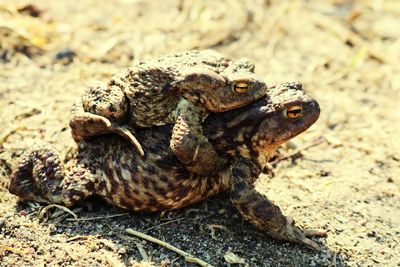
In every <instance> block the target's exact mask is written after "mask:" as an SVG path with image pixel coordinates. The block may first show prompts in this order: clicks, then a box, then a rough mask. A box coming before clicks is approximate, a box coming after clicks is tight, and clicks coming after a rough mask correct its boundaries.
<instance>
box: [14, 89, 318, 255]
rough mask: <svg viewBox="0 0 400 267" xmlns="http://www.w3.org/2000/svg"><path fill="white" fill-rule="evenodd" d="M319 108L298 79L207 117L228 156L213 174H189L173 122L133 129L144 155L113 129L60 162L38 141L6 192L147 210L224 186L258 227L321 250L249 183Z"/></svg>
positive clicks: (209, 130) (208, 129)
mask: <svg viewBox="0 0 400 267" xmlns="http://www.w3.org/2000/svg"><path fill="white" fill-rule="evenodd" d="M293 107H295V108H296V107H302V112H301V113H299V114H300V115H299V116H298V118H296V119H294V118H290V117H293V116H292V115H293V114H292V113H290V112H289V111H290V110H292V109H293ZM319 112H320V111H319V106H318V103H317V102H316V101H315V100H313V99H312V98H311V97H309V96H308V95H307V94H305V92H304V91H303V90H302V89H301V85H300V84H299V83H285V84H282V85H279V86H277V87H274V88H272V91H271V94H270V96H269V97H268V98H265V99H262V100H259V101H257V102H255V103H253V104H251V105H248V106H245V107H242V108H239V109H236V110H232V111H228V112H225V113H215V114H211V115H210V116H209V117H208V118H207V119H206V121H205V122H204V123H203V128H204V133H205V135H206V136H207V137H208V139H209V140H210V142H211V143H212V144H213V146H214V147H215V148H216V150H217V151H218V153H219V154H220V155H221V156H222V157H224V158H226V159H229V162H230V165H229V166H228V167H226V168H224V169H222V170H220V171H218V172H217V173H214V174H210V175H198V174H194V173H192V172H189V171H188V170H187V169H186V168H185V166H184V165H183V164H181V163H180V162H179V160H178V159H177V158H176V157H175V155H174V154H173V152H172V151H171V149H170V147H169V145H168V142H169V139H170V135H171V131H172V126H162V127H153V128H144V129H141V130H138V131H137V133H136V134H137V137H138V139H139V140H140V142H141V143H142V144H143V147H144V148H145V149H146V151H147V153H146V155H145V156H144V157H142V156H140V155H139V154H138V153H137V151H136V150H135V149H134V148H133V147H132V146H131V145H130V144H129V143H128V142H127V141H126V140H124V139H123V138H120V137H118V136H112V135H109V136H106V135H104V136H100V137H98V138H96V139H92V140H88V141H85V142H82V143H81V144H80V146H79V151H78V154H77V157H76V158H75V159H74V160H73V161H71V162H69V163H68V164H67V165H65V166H64V165H63V164H62V163H61V162H60V160H59V158H58V156H57V153H55V152H54V150H53V149H52V148H51V147H49V146H48V145H43V146H40V147H36V148H34V149H33V150H31V151H30V152H28V153H27V154H26V156H25V157H24V159H23V161H22V162H21V163H20V165H19V167H18V168H17V169H16V170H15V171H14V172H13V174H12V176H11V182H10V186H9V190H10V192H11V193H13V194H15V195H18V196H19V197H20V198H21V199H23V200H34V201H39V202H44V203H59V204H63V205H66V206H72V205H74V204H75V203H77V202H80V201H84V200H85V198H86V197H89V196H92V195H98V196H101V197H103V198H104V199H105V200H106V201H108V202H109V203H112V204H114V205H117V206H119V207H121V208H126V209H130V210H134V211H152V212H156V211H165V210H172V209H178V208H182V207H185V206H187V205H189V204H192V203H196V202H198V201H200V200H202V199H205V198H207V197H210V196H213V195H215V194H217V193H220V192H223V191H229V192H230V199H231V201H232V203H233V205H234V206H235V207H236V208H237V209H238V211H239V212H240V213H241V214H242V216H243V217H244V218H246V219H247V220H249V221H250V222H251V223H252V224H253V225H255V226H256V227H258V228H259V229H261V230H263V231H264V232H266V233H267V234H269V235H270V236H272V237H274V238H276V239H280V240H287V241H291V242H296V243H299V244H304V245H306V246H307V247H309V248H311V249H315V250H318V249H319V247H318V245H317V244H316V243H315V242H314V241H312V240H311V239H309V238H307V237H306V235H307V234H310V235H320V234H321V233H320V232H315V231H302V230H300V229H299V228H298V227H296V226H295V225H294V223H293V220H292V219H290V218H289V217H285V216H284V215H283V214H282V212H281V210H280V209H279V207H278V206H276V205H275V204H273V203H272V202H271V201H269V200H268V199H267V198H266V197H265V196H264V195H261V194H260V193H258V192H257V191H255V189H254V187H253V183H254V181H255V180H256V179H257V178H258V176H259V174H260V172H261V171H260V170H261V169H262V168H263V167H265V166H266V163H267V161H268V158H269V156H270V155H271V154H272V153H273V152H274V151H275V150H276V148H277V147H278V146H279V145H280V144H282V143H284V142H286V141H287V140H289V139H291V138H293V137H294V136H296V135H298V134H300V133H302V132H303V131H305V130H306V129H307V128H308V127H309V126H311V125H312V124H313V123H314V122H315V121H316V120H317V119H318V116H319ZM289 115H290V116H289Z"/></svg>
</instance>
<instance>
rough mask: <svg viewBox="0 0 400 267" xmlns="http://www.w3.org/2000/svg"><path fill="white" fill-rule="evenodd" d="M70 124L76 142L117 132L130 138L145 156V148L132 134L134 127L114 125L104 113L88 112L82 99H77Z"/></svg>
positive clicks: (127, 138)
mask: <svg viewBox="0 0 400 267" xmlns="http://www.w3.org/2000/svg"><path fill="white" fill-rule="evenodd" d="M69 126H70V128H71V134H72V138H73V139H74V141H75V142H76V143H79V142H80V141H82V140H83V139H89V138H91V137H93V136H98V135H102V134H109V133H116V134H118V135H120V136H122V137H123V138H125V139H126V140H128V141H129V142H130V143H131V144H132V145H133V146H134V147H135V148H136V149H137V150H138V152H139V154H140V155H141V156H142V157H143V156H144V151H143V148H142V146H141V144H140V142H139V141H138V140H137V139H136V137H135V136H134V135H133V134H132V132H133V130H132V129H130V128H128V127H125V126H119V125H114V124H112V123H111V121H110V120H109V119H108V118H107V117H104V116H103V115H98V114H93V113H91V112H86V111H85V110H84V108H83V103H82V100H80V101H77V102H76V103H75V104H74V105H73V108H72V116H71V118H70V121H69Z"/></svg>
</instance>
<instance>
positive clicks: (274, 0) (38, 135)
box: [0, 0, 400, 266]
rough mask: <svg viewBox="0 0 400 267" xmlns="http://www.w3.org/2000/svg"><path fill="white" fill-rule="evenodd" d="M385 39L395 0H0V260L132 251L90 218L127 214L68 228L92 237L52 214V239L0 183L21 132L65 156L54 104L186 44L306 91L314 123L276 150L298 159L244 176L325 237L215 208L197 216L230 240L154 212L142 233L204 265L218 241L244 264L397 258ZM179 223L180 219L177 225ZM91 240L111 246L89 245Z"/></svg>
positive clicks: (397, 160)
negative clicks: (314, 243) (282, 236)
mask: <svg viewBox="0 0 400 267" xmlns="http://www.w3.org/2000/svg"><path fill="white" fill-rule="evenodd" d="M399 37H400V1H398V0H386V1H385V0H372V1H367V0H358V1H356V0H353V1H352V0H327V1H318V0H309V1H306V0H303V1H302V0H293V1H278V0H248V1H245V0H229V1H228V0H225V1H212V0H200V1H195V0H186V1H185V0H180V1H173V0H169V1H161V0H160V1H145V0H114V1H95V0H80V1H69V0H68V1H51V0H42V1H33V0H31V1H27V0H23V1H19V0H18V1H16V0H1V1H0V110H1V115H0V125H1V126H2V127H0V185H1V186H0V204H1V205H0V214H3V215H0V216H3V217H0V265H2V264H3V265H5V266H7V265H10V264H27V265H36V264H38V263H39V262H41V261H43V259H44V258H45V256H46V257H51V259H52V260H54V261H55V262H67V263H69V264H72V265H73V264H78V265H79V264H83V265H85V264H88V263H89V262H93V264H94V265H95V263H96V262H97V263H98V264H100V263H101V264H106V265H107V264H111V265H112V266H117V265H118V264H122V265H121V266H123V265H134V264H135V261H136V260H137V261H140V260H142V259H143V257H142V256H143V255H141V254H138V252H137V249H136V247H135V245H134V243H132V242H133V241H127V240H126V239H124V238H123V237H119V236H118V235H116V234H110V235H105V234H104V231H103V230H102V229H103V228H105V227H106V225H108V224H110V223H111V224H112V225H114V224H115V227H117V228H118V229H123V228H124V227H125V226H129V223H131V222H132V221H135V220H139V219H138V218H136V217H134V216H135V215H129V216H131V217H129V218H127V220H126V221H124V220H122V219H121V220H114V221H111V222H110V221H96V222H93V223H92V222H87V224H85V225H86V227H88V230H87V231H86V230H85V231H86V232H83V233H85V234H88V233H91V234H93V236H95V235H102V236H101V237H99V236H97V237H93V240H92V241H91V242H94V243H95V244H97V245H96V246H95V247H94V248H91V247H89V248H88V244H87V243H85V242H81V243H79V244H78V243H77V244H74V243H71V242H68V236H69V235H72V236H74V235H77V234H81V232H79V229H80V228H81V227H82V225H81V224H79V225H78V226H79V227H78V226H76V225H75V226H74V225H73V223H66V222H63V223H60V224H64V225H67V226H65V227H64V228H63V227H62V226H55V227H56V229H58V230H55V231H56V233H57V234H59V235H57V237H53V238H52V236H51V235H49V231H50V233H52V230H51V229H50V230H49V229H48V226H46V225H42V224H38V223H32V220H27V218H25V216H23V215H21V213H20V211H18V210H16V206H15V205H16V199H15V198H14V197H12V196H11V195H9V194H8V192H7V190H6V189H5V187H6V184H7V180H8V176H9V175H10V173H11V170H12V168H13V167H15V164H16V163H17V160H18V159H19V157H20V155H21V154H22V153H23V152H24V151H25V150H26V149H27V148H28V147H29V146H30V145H32V144H33V143H34V142H35V141H37V140H45V141H47V142H52V143H56V144H57V145H58V146H59V147H60V149H61V151H62V153H63V154H64V156H65V157H68V153H69V152H70V151H71V148H73V147H74V143H73V141H72V139H71V137H70V133H69V129H68V112H69V109H70V107H71V105H72V103H73V102H74V101H75V100H76V98H77V97H78V96H79V95H80V94H81V93H82V91H83V90H84V89H85V87H86V86H87V85H88V84H89V83H90V82H91V81H93V80H102V81H108V79H109V78H110V77H111V75H112V74H113V73H116V72H118V71H121V70H123V69H125V68H126V67H128V66H132V65H133V64H134V63H135V62H137V61H139V60H143V59H146V58H150V57H153V56H155V55H160V54H165V53H171V52H176V51H184V50H190V49H215V50H218V51H219V52H221V53H223V54H225V55H226V56H229V57H231V58H234V59H237V58H241V57H247V58H250V59H251V60H253V61H254V62H255V64H256V72H257V73H258V74H259V75H260V76H261V77H263V78H264V79H265V81H266V82H267V83H276V82H282V81H292V80H299V81H301V82H302V83H303V85H304V88H305V89H306V90H307V92H309V93H310V94H311V95H312V96H313V97H314V98H316V99H317V101H318V102H319V103H320V105H321V109H322V113H321V117H320V120H319V121H318V122H317V123H316V125H314V126H313V127H312V128H311V129H310V130H309V131H308V132H307V133H305V134H303V135H301V136H299V137H298V138H296V139H295V140H293V142H291V144H290V145H289V146H286V147H284V148H282V151H283V153H288V155H290V154H291V153H294V152H296V151H298V150H300V151H301V152H299V154H298V155H299V157H296V158H295V159H288V160H285V161H282V162H279V164H277V166H275V169H274V170H273V172H274V174H275V175H274V176H273V177H270V176H267V175H264V176H262V177H261V179H260V181H259V182H258V183H257V186H258V189H259V190H260V191H262V192H264V193H265V194H267V195H268V196H269V197H270V198H271V199H273V200H274V201H275V202H276V203H277V204H278V205H279V206H280V207H282V209H283V210H284V211H285V213H286V214H288V215H289V214H290V215H292V216H293V217H294V218H296V222H297V223H298V224H299V225H301V226H308V227H312V228H321V229H325V230H327V231H328V235H329V236H328V238H327V239H323V240H320V241H319V242H320V243H321V244H323V245H324V246H325V248H326V249H325V250H324V252H323V253H321V254H314V253H311V252H309V251H306V250H304V249H301V248H300V247H297V246H294V245H288V244H283V243H282V242H277V241H274V240H272V239H269V238H266V237H265V236H264V235H262V234H260V233H257V231H254V229H252V228H251V227H250V226H249V225H246V224H245V225H244V226H243V223H242V222H241V220H240V219H239V218H236V219H235V218H234V222H233V226H232V227H229V225H230V224H231V222H230V221H231V220H230V219H231V218H232V216H233V215H232V214H234V211H230V210H229V209H228V208H227V209H228V211H227V212H226V213H221V214H216V215H215V216H213V217H220V218H221V221H217V222H218V223H219V224H221V225H227V226H228V229H229V231H233V232H234V234H233V237H232V235H228V234H226V233H224V231H220V232H221V233H219V232H218V234H219V236H218V238H219V239H218V240H214V239H212V238H210V235H209V234H208V232H207V231H206V233H203V235H202V237H199V236H198V235H197V234H196V233H198V228H196V227H200V228H201V227H202V226H204V225H210V224H212V223H216V222H215V221H212V220H213V219H214V218H213V217H211V218H210V217H207V216H206V215H204V218H203V217H201V216H200V215H199V216H200V217H201V218H202V219H199V220H200V222H197V224H196V222H193V221H191V220H189V219H182V221H180V225H181V227H175V228H174V224H170V225H169V227H170V228H161V229H158V230H157V232H155V233H153V234H155V235H157V236H158V237H160V236H161V237H164V238H165V239H166V240H167V239H168V238H169V239H168V240H167V241H170V242H172V243H174V244H175V245H177V246H182V247H186V249H188V250H189V251H191V252H192V253H195V252H198V253H200V256H202V257H203V258H204V259H206V260H207V261H209V262H210V263H212V264H214V265H216V266H226V265H227V263H226V261H225V260H224V258H223V257H222V256H221V255H224V253H225V252H227V251H233V252H234V253H236V254H237V255H239V256H240V257H241V258H242V259H243V260H244V261H245V262H246V263H247V264H249V266H271V265H285V266H336V265H337V266H347V265H348V266H375V265H376V266H378V265H379V266H383V265H387V266H395V265H396V264H400V262H399V255H398V250H399V248H398V245H399V242H400V231H399V229H400V190H399V186H400V154H399V151H400V142H399V139H398V137H399V135H400V126H399V122H400V108H399V101H400V78H399V77H400V38H399ZM302 148H306V149H302ZM210 205H211V204H210ZM223 205H225V204H223ZM200 207H203V206H200ZM223 207H225V206H223ZM29 209H33V211H34V210H35V209H34V208H32V207H30V208H29ZM36 209H37V208H36ZM109 209H111V208H109ZM200 209H202V208H200ZM216 209H217V210H218V207H217V208H216ZM111 211H112V210H111ZM111 211H110V210H106V212H111ZM84 212H87V211H84ZM92 212H94V214H95V215H94V216H96V214H97V216H99V215H101V214H102V213H104V211H101V210H100V211H99V210H95V211H92ZM115 212H121V211H115ZM230 212H233V213H230ZM217 213H218V212H217ZM85 214H86V215H87V214H88V213H82V215H81V216H85ZM175 215H176V216H179V213H176V214H175ZM144 218H145V219H143V220H144V221H145V222H147V223H150V224H151V223H153V224H157V222H158V220H159V218H158V217H157V216H153V217H152V216H150V217H144ZM224 218H225V220H224ZM124 219H126V218H124ZM2 220H3V221H2ZM2 222H3V223H2ZM235 223H236V224H235ZM24 224H29V229H28V228H26V227H24ZM182 225H184V227H182ZM192 225H195V226H193V227H194V229H195V230H193V231H189V230H187V231H186V232H185V230H182V229H184V228H185V227H186V228H187V229H191V228H190V227H192ZM199 225H200V226H199ZM237 225H241V227H237ZM57 227H58V228H57ZM242 227H244V228H242ZM236 228H238V229H237V230H235V229H236ZM170 229H173V231H175V234H172V236H169V235H171V231H172V230H170ZM243 229H244V230H243ZM57 231H58V232H57ZM150 233H152V232H150ZM171 239H172V240H171ZM210 239H211V240H212V241H210ZM104 240H106V241H107V242H112V243H113V244H114V245H115V244H117V245H116V246H117V249H116V250H113V249H110V248H109V247H107V246H105V245H103V246H101V245H98V244H99V243H101V242H106V241H104ZM194 240H196V241H194ZM251 240H252V241H251ZM254 240H255V241H254ZM96 242H97V243H96ZM207 242H211V243H207ZM94 243H93V244H94ZM57 244H62V245H59V247H58V245H57ZM91 244H92V243H91ZM107 244H108V243H107ZM130 245H132V246H130ZM49 246H55V247H57V251H51V250H49ZM110 246H111V245H110ZM111 247H112V246H111ZM120 247H122V248H124V249H125V250H124V251H122V252H121V251H120V250H119V249H120ZM113 248H114V247H113ZM145 249H146V250H147V251H148V254H149V255H151V257H149V259H150V260H153V261H154V262H156V263H157V264H159V263H160V262H165V261H164V260H165V258H168V257H169V259H170V260H172V259H173V258H174V254H172V256H171V255H170V254H168V253H169V252H167V251H166V250H163V249H160V248H159V247H157V246H152V245H150V244H146V246H145ZM65 251H67V252H65ZM82 253H83V254H82ZM83 255H84V257H83V258H85V257H86V260H87V261H86V262H84V261H83V262H81V261H80V260H82V256H83ZM165 255H167V256H165ZM175 257H176V255H175ZM176 263H179V264H182V266H184V264H185V263H184V261H182V259H179V260H177V261H176ZM173 264H175V263H172V265H171V264H170V263H169V265H168V264H166V265H164V266H176V265H173ZM178 266H179V265H178ZM189 266H190V265H189Z"/></svg>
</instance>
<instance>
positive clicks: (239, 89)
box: [233, 82, 249, 94]
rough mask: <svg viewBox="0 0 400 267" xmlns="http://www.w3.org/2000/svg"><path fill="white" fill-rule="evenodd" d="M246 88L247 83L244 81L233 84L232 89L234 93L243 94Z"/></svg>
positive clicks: (247, 86) (247, 87)
mask: <svg viewBox="0 0 400 267" xmlns="http://www.w3.org/2000/svg"><path fill="white" fill-rule="evenodd" d="M248 89H249V84H248V83H246V82H238V83H235V84H233V90H234V91H235V92H236V93H239V94H243V93H246V92H247V90H248Z"/></svg>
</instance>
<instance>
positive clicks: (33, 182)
mask: <svg viewBox="0 0 400 267" xmlns="http://www.w3.org/2000/svg"><path fill="white" fill-rule="evenodd" d="M97 177H98V176H96V174H95V173H94V172H93V173H92V172H90V171H89V170H87V169H86V168H79V164H78V166H77V167H75V168H74V169H72V170H70V171H66V170H65V169H64V165H63V163H62V162H61V161H60V159H59V157H58V155H57V153H56V152H55V150H54V149H53V148H52V147H51V146H49V145H40V146H38V147H37V148H35V149H33V150H31V151H29V152H28V153H27V154H25V155H24V157H23V159H22V161H21V163H20V164H19V166H18V168H17V169H16V170H15V171H14V172H13V174H12V175H11V180H10V185H9V191H10V193H12V194H14V195H17V196H19V197H20V199H22V200H32V201H37V202H41V203H46V204H49V203H56V204H62V205H65V206H72V205H73V204H74V203H76V202H79V201H81V200H83V199H85V198H86V197H89V196H91V195H93V194H94V192H95V191H96V188H97V184H98V179H97Z"/></svg>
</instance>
